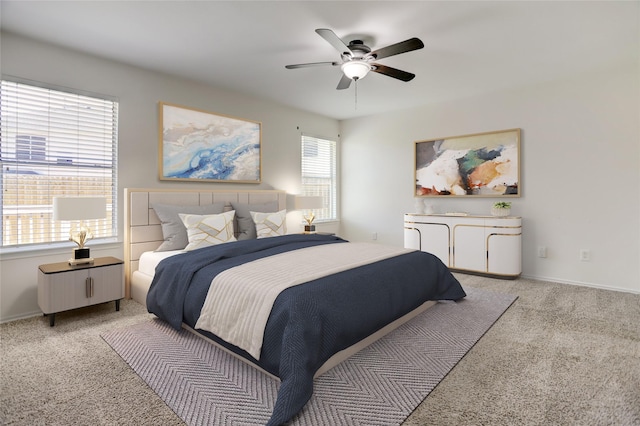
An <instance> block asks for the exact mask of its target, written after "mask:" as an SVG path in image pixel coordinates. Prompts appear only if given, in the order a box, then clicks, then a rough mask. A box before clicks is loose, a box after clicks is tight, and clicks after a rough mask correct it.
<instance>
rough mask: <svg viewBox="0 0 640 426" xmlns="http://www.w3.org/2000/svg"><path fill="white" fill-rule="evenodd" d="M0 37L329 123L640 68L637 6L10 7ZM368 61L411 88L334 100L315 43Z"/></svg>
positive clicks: (367, 86)
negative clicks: (192, 83) (387, 49)
mask: <svg viewBox="0 0 640 426" xmlns="http://www.w3.org/2000/svg"><path fill="white" fill-rule="evenodd" d="M0 7H1V10H0V12H1V19H2V21H1V22H2V28H3V30H5V31H10V32H14V33H17V34H21V35H24V36H28V37H31V38H35V39H40V40H45V41H48V42H50V43H53V44H58V45H62V46H66V47H69V48H72V49H77V50H80V51H83V52H87V53H91V54H94V55H98V56H102V57H105V58H109V59H113V60H117V61H121V62H125V63H128V64H132V65H136V66H140V67H143V68H146V69H151V70H157V71H161V72H164V73H169V74H172V75H176V76H182V77H186V78H189V79H193V80H197V81H202V82H205V83H208V84H211V85H213V86H216V87H220V88H226V89H230V90H234V91H239V92H245V93H248V94H251V95H254V96H259V97H262V98H267V99H270V100H273V101H276V102H279V103H282V104H286V105H290V106H293V107H296V108H300V109H304V110H308V111H312V112H315V113H319V114H323V115H326V116H329V117H334V118H337V119H346V118H351V117H357V116H363V115H370V114H375V113H380V112H385V111H390V110H397V109H402V108H409V107H414V106H417V105H423V104H428V103H436V102H443V101H447V100H453V99H459V98H463V97H468V96H473V95H476V94H480V93H485V92H491V91H494V90H499V89H502V88H508V87H514V86H520V85H526V84H531V83H535V82H537V81H545V80H551V79H556V78H563V77H567V76H572V75H575V73H577V72H582V71H588V70H592V69H598V68H604V67H608V66H613V65H619V64H622V63H629V62H631V61H636V63H637V61H638V54H639V43H640V42H639V40H640V34H639V24H638V20H639V18H640V2H638V1H626V2H622V1H621V2H617V1H604V2H577V1H571V2H538V1H532V2H504V1H503V2H489V1H469V2H466V1H411V2H400V1H389V2H386V1H352V2H343V1H257V2H248V1H231V2H223V1H8V0H3V1H2V2H1V6H0ZM316 28H330V29H332V30H334V32H335V33H336V34H337V35H338V36H339V37H341V38H342V39H343V40H344V41H345V42H346V43H348V42H349V41H350V40H352V39H354V38H361V39H364V41H365V42H367V44H368V45H369V46H370V47H371V48H372V49H377V48H380V47H384V46H387V45H390V44H394V43H397V42H400V41H403V40H406V39H408V38H411V37H418V38H420V39H421V40H422V41H423V42H424V44H425V47H424V48H423V49H421V50H417V51H414V52H410V53H406V54H401V55H397V56H392V57H389V58H385V59H382V60H380V61H379V62H380V63H381V64H384V65H387V66H391V67H394V68H399V69H402V70H405V71H409V72H413V73H415V74H416V78H415V79H414V80H413V81H411V82H408V83H404V82H401V81H399V80H395V79H392V78H389V77H386V76H383V75H380V74H375V73H370V74H369V75H368V76H367V77H366V78H364V79H362V80H361V81H359V82H358V93H357V95H358V96H357V105H356V101H355V100H356V97H355V91H354V90H355V87H354V84H352V85H351V88H350V89H348V90H341V91H338V90H336V89H335V87H336V85H337V84H338V81H339V80H340V76H341V71H340V69H339V67H326V68H325V67H314V68H304V69H295V70H287V69H285V68H284V66H285V65H287V64H297V63H306V62H321V61H336V60H339V54H338V52H337V51H336V50H335V49H334V48H333V47H332V46H331V45H330V44H329V43H327V42H326V41H325V40H324V39H323V38H321V37H320V36H318V35H317V34H316V33H315V31H314V30H315V29H316Z"/></svg>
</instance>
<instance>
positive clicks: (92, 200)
mask: <svg viewBox="0 0 640 426" xmlns="http://www.w3.org/2000/svg"><path fill="white" fill-rule="evenodd" d="M106 216H107V200H106V199H105V198H104V197H53V220H67V221H76V220H77V221H79V223H78V227H77V228H76V227H73V226H72V227H71V230H70V231H69V241H73V242H75V243H76V244H78V248H75V249H73V255H72V257H71V259H69V265H82V264H85V263H92V262H93V258H92V257H91V256H90V254H89V249H88V248H87V247H85V246H84V245H85V244H86V242H87V241H89V240H90V239H91V238H93V232H92V231H91V229H89V227H87V226H86V225H85V224H84V221H85V220H90V219H103V218H105V217H106Z"/></svg>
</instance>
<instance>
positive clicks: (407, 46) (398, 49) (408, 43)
mask: <svg viewBox="0 0 640 426" xmlns="http://www.w3.org/2000/svg"><path fill="white" fill-rule="evenodd" d="M423 47H424V43H423V42H422V41H421V40H420V39H419V38H415V37H414V38H410V39H409V40H405V41H401V42H400V43H396V44H392V45H390V46H387V47H383V48H381V49H378V50H375V51H373V52H371V53H370V55H371V56H373V57H374V58H375V59H382V58H388V57H389V56H393V55H399V54H400V53H406V52H411V51H413V50H418V49H422V48H423Z"/></svg>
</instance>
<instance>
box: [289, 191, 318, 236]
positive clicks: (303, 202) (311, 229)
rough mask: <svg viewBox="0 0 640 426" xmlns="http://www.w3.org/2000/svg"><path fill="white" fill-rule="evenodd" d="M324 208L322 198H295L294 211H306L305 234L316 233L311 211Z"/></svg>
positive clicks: (313, 216)
mask: <svg viewBox="0 0 640 426" xmlns="http://www.w3.org/2000/svg"><path fill="white" fill-rule="evenodd" d="M322 208H324V198H323V197H321V196H296V210H307V211H308V213H307V215H306V216H303V217H304V220H306V221H307V224H306V225H305V226H304V232H305V234H313V233H315V232H316V226H315V225H314V224H313V219H315V218H316V216H315V214H313V211H312V210H313V209H322Z"/></svg>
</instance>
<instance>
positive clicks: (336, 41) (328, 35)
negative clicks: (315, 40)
mask: <svg viewBox="0 0 640 426" xmlns="http://www.w3.org/2000/svg"><path fill="white" fill-rule="evenodd" d="M316 33H318V35H319V36H320V37H322V38H323V39H325V40H327V41H328V42H329V44H330V45H332V46H333V47H334V48H335V49H336V50H337V51H338V52H340V54H342V53H349V54H351V55H352V56H353V52H352V51H351V49H349V46H347V45H346V44H345V43H344V41H342V40H341V39H340V37H338V36H337V35H336V33H334V32H333V31H331V30H330V29H327V28H318V29H317V30H316Z"/></svg>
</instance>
